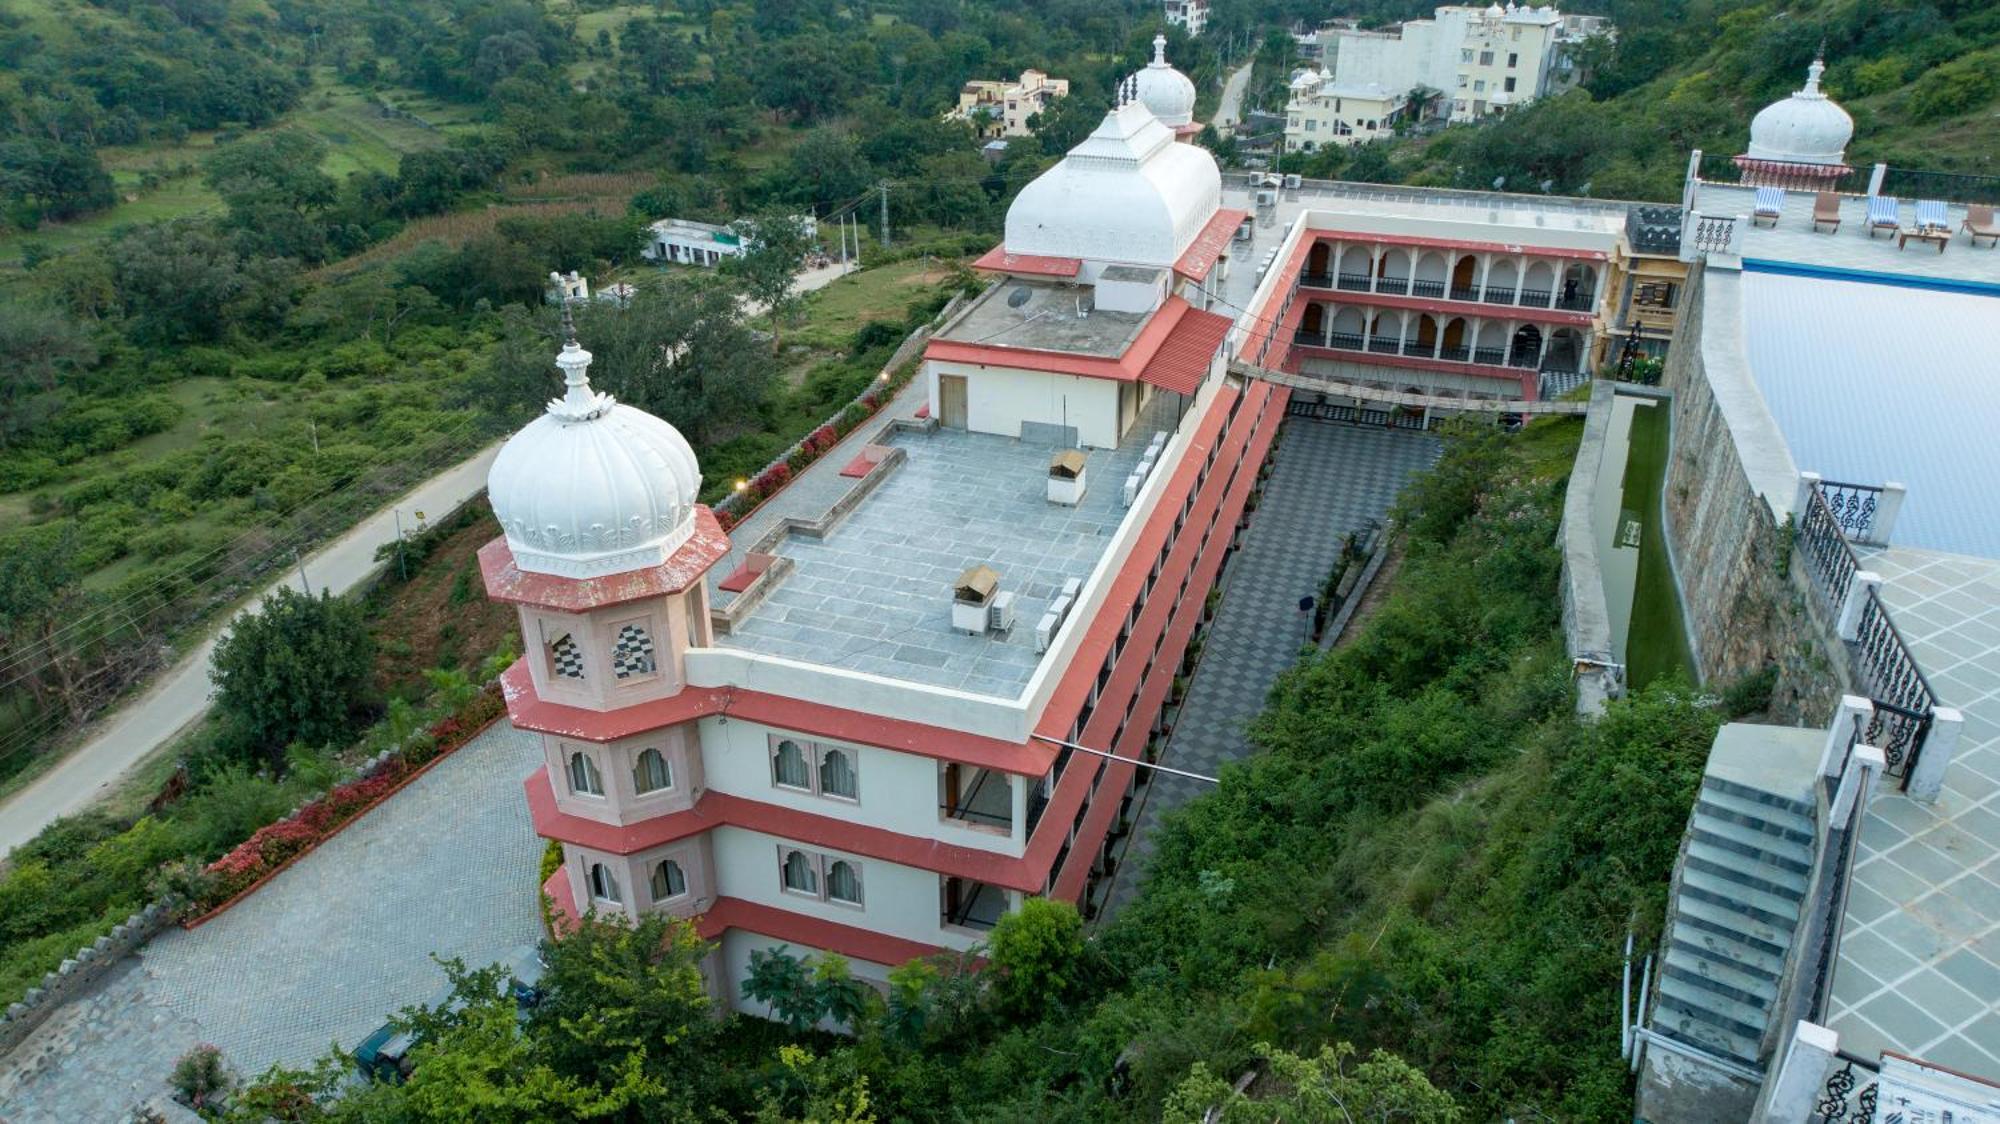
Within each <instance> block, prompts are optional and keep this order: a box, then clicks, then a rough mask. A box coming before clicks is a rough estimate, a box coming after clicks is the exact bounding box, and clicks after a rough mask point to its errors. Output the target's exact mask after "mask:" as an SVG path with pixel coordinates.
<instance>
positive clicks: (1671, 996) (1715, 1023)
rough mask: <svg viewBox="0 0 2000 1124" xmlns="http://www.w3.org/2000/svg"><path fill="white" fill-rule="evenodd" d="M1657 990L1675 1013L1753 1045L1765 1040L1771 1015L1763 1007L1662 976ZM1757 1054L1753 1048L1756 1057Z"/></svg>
mask: <svg viewBox="0 0 2000 1124" xmlns="http://www.w3.org/2000/svg"><path fill="white" fill-rule="evenodd" d="M1658 986H1659V989H1660V1001H1661V1002H1662V1003H1666V1002H1672V1003H1673V1004H1674V1005H1675V1007H1676V1009H1678V1010H1679V1011H1681V1012H1682V1013H1683V1014H1686V1015H1688V1016H1690V1017H1692V1018H1694V1019H1695V1020H1697V1021H1699V1022H1702V1023H1706V1024H1707V1025H1709V1026H1711V1027H1714V1028H1715V1029H1717V1030H1722V1031H1727V1032H1728V1033H1730V1034H1733V1035H1735V1036H1737V1037H1738V1038H1742V1039H1745V1040H1747V1041H1748V1042H1752V1043H1754V1042H1758V1041H1760V1040H1762V1038H1763V1037H1764V1022H1765V1020H1766V1019H1767V1018H1769V1014H1768V1013H1767V1012H1766V1011H1765V1010H1764V1008H1762V1007H1758V1006H1754V1005H1752V1004H1749V1003H1739V1002H1737V1001H1736V1000H1733V999H1729V998H1727V997H1725V996H1722V995H1719V994H1717V993H1716V992H1714V991H1711V990H1710V989H1708V988H1705V987H1702V986H1701V985H1700V984H1695V983H1690V982H1688V981H1687V980H1683V979H1678V978H1676V977H1674V976H1669V975H1666V974H1665V973H1661V975H1660V978H1659V981H1658ZM1755 1052H1756V1051H1755V1047H1754V1046H1753V1047H1752V1048H1751V1054H1752V1056H1753V1057H1754V1056H1755Z"/></svg>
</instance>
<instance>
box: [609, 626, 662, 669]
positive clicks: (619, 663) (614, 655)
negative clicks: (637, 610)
mask: <svg viewBox="0 0 2000 1124" xmlns="http://www.w3.org/2000/svg"><path fill="white" fill-rule="evenodd" d="M657 666H658V665H657V664H655V662H654V660H653V637H652V635H651V634H650V633H648V632H647V631H646V629H645V626H643V625H640V624H638V623H636V622H634V623H631V624H623V625H620V626H618V639H617V641H616V642H615V643H613V644H612V646H611V673H612V674H613V675H616V676H617V677H618V678H620V679H630V678H632V677H633V676H635V675H651V674H652V673H653V671H654V669H655V668H656V667H657Z"/></svg>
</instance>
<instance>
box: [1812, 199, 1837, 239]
mask: <svg viewBox="0 0 2000 1124" xmlns="http://www.w3.org/2000/svg"><path fill="white" fill-rule="evenodd" d="M1821 223H1827V224H1829V225H1831V226H1832V227H1833V233H1835V234H1838V233H1840V196H1838V195H1835V194H1834V193H1833V192H1831V191H1822V192H1820V193H1819V194H1818V195H1815V196H1813V229H1814V230H1815V231H1817V230H1818V229H1819V226H1820V224H1821Z"/></svg>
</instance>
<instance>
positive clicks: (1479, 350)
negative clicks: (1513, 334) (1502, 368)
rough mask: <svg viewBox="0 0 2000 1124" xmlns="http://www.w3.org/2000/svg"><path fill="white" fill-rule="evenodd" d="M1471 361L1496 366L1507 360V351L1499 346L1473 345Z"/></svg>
mask: <svg viewBox="0 0 2000 1124" xmlns="http://www.w3.org/2000/svg"><path fill="white" fill-rule="evenodd" d="M1472 361H1473V362H1474V363H1485V364H1487V365H1488V366H1493V367H1498V366H1499V365H1500V364H1502V363H1504V362H1506V361H1507V351H1506V349H1505V348H1499V347H1475V348H1473V349H1472Z"/></svg>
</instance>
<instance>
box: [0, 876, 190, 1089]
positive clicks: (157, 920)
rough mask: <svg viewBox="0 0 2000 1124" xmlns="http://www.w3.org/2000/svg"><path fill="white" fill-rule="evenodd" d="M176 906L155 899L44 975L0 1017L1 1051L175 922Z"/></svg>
mask: <svg viewBox="0 0 2000 1124" xmlns="http://www.w3.org/2000/svg"><path fill="white" fill-rule="evenodd" d="M173 914H174V910H173V907H172V906H171V905H170V904H169V903H167V902H154V903H153V904H151V905H149V906H147V907H146V908H144V909H142V910H140V911H138V912H137V913H134V914H132V915H131V916H130V917H127V918H126V919H125V920H123V921H121V922H119V923H118V924H117V925H116V926H115V927H114V928H113V929H112V930H111V931H110V932H109V933H106V934H105V935H103V936H101V937H99V938H97V939H96V940H95V941H93V942H91V943H90V944H87V945H85V946H83V947H82V948H80V949H78V950H77V951H76V955H75V956H72V957H70V958H69V959H67V960H65V961H63V962H62V966H61V967H59V968H57V969H56V970H55V971H53V972H50V973H48V974H47V975H45V976H43V977H42V982H41V984H40V985H39V986H36V987H32V988H29V989H28V993H27V994H26V995H24V996H22V997H21V1001H20V1002H18V1003H11V1004H8V1006H7V1014H6V1017H5V1018H4V1019H0V1054H5V1053H6V1052H7V1051H9V1050H12V1049H13V1048H14V1047H16V1046H19V1045H20V1044H21V1043H22V1042H23V1041H24V1040H26V1038H27V1037H28V1035H30V1034H32V1033H34V1030H35V1028H36V1027H38V1026H40V1025H42V1023H43V1021H44V1020H46V1019H47V1018H48V1017H49V1016H50V1015H52V1014H54V1013H55V1012H56V1009H57V1008H59V1007H61V1006H62V1005H63V1004H65V1003H67V1002H69V1001H70V1000H72V999H75V998H76V997H78V996H80V995H83V994H84V993H86V992H88V991H90V990H91V989H92V988H93V987H95V986H97V981H98V980H100V979H103V978H104V976H105V974H106V973H107V972H109V971H110V970H111V968H112V966H113V965H115V964H117V963H118V962H119V961H120V960H123V959H125V957H127V956H129V955H131V954H132V953H133V952H136V951H138V949H139V946H141V945H143V944H145V943H146V942H147V941H149V940H152V939H153V937H154V936H156V935H157V934H158V933H159V931H160V930H162V929H164V928H166V927H167V926H168V925H169V924H172V922H173Z"/></svg>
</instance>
